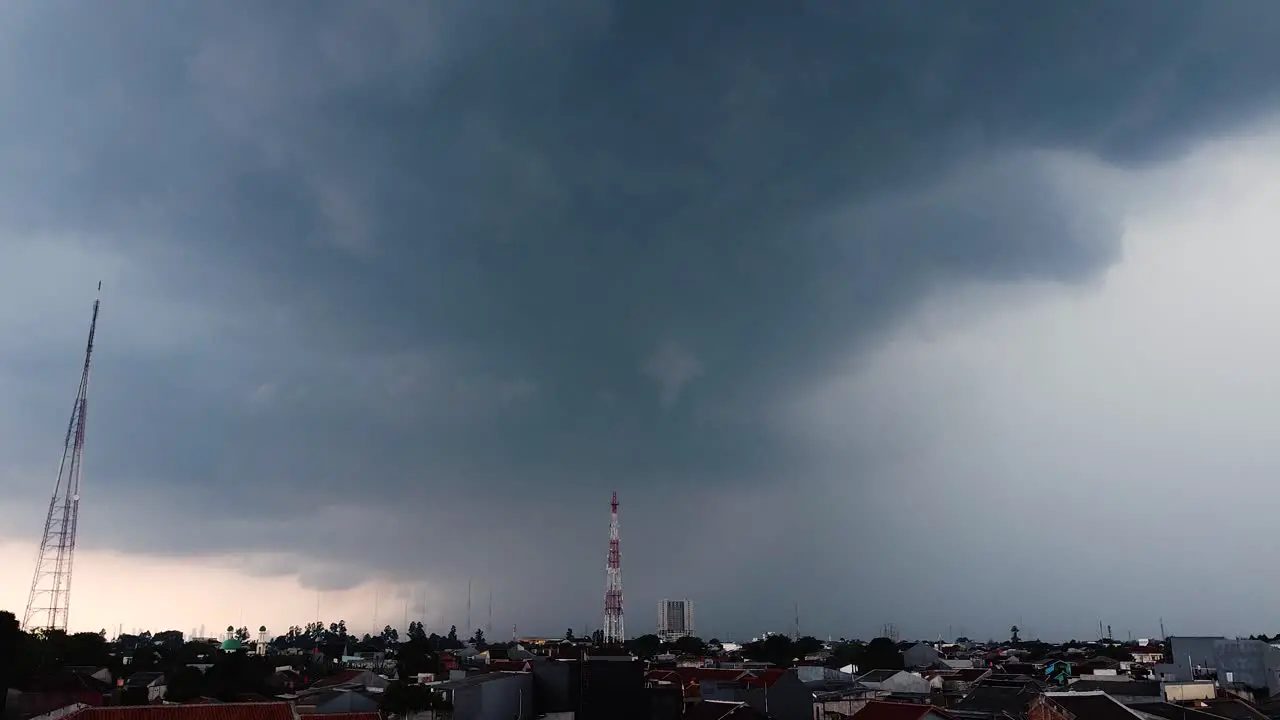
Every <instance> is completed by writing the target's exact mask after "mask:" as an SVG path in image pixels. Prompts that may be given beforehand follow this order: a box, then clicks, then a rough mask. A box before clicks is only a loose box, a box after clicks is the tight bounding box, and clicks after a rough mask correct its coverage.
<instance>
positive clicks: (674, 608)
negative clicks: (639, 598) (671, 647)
mask: <svg viewBox="0 0 1280 720" xmlns="http://www.w3.org/2000/svg"><path fill="white" fill-rule="evenodd" d="M693 634H694V632H693V602H692V601H691V600H661V601H659V602H658V637H659V638H661V639H662V640H663V642H671V641H672V640H677V639H679V638H682V637H689V636H691V635H693Z"/></svg>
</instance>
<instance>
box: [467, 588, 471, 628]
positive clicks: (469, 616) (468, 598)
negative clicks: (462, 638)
mask: <svg viewBox="0 0 1280 720" xmlns="http://www.w3.org/2000/svg"><path fill="white" fill-rule="evenodd" d="M470 633H471V578H467V634H470Z"/></svg>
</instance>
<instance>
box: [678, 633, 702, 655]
mask: <svg viewBox="0 0 1280 720" xmlns="http://www.w3.org/2000/svg"><path fill="white" fill-rule="evenodd" d="M671 645H672V648H673V649H674V650H675V651H676V652H677V653H679V654H680V655H699V656H700V655H706V654H707V644H706V643H704V642H702V638H697V637H694V636H692V635H686V636H685V637H682V638H676V641H675V642H674V643H672V644H671Z"/></svg>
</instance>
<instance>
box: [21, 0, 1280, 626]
mask: <svg viewBox="0 0 1280 720" xmlns="http://www.w3.org/2000/svg"><path fill="white" fill-rule="evenodd" d="M1278 23H1280V4H1276V3H1274V2H1272V0H1256V1H1254V0H1234V1H1233V2H1230V3H1224V2H1218V1H1216V0H1205V1H1204V2H1192V1H1190V0H1159V1H1157V0H1128V1H1123V2H1122V1H1120V0H1117V1H1116V2H1101V1H1094V2H1075V3H1031V4H1018V3H1006V2H996V1H994V0H993V1H990V2H987V1H983V0H977V1H974V2H967V3H959V2H954V3H953V2H923V1H921V2H916V1H912V0H895V2H891V3H871V2H865V3H854V2H819V1H817V0H814V1H811V2H810V1H802V0H791V1H790V2H786V3H779V2H763V1H761V2H755V1H753V0H738V1H737V2H733V3H720V4H716V3H698V4H693V5H691V4H689V3H687V2H677V1H674V0H672V1H665V0H648V1H646V2H628V3H623V2H613V3H610V2H606V1H605V0H546V1H545V2H538V3H529V2H515V1H506V0H485V1H483V2H477V1H476V0H456V1H455V0H433V1H432V2H417V1H408V0H406V1H405V2H398V1H396V0H376V1H375V0H368V1H364V2H327V1H324V0H305V1H303V0H297V1H284V0H282V1H280V2H272V3H261V2H250V1H248V0H246V1H245V2H232V1H224V2H206V3H200V4H197V3H194V2H173V3H164V4H162V6H160V5H157V4H156V3H154V2H141V1H138V2H134V1H132V0H119V1H117V2H111V3H96V4H95V3H90V4H86V3H83V2H79V3H77V2H68V1H62V0H43V1H42V2H9V3H3V4H0V337H2V338H4V341H3V342H0V491H2V492H3V498H4V499H3V503H2V504H0V549H2V551H3V553H4V558H5V561H6V562H4V563H0V607H4V606H7V607H10V608H12V609H14V610H15V611H17V612H18V613H19V614H21V610H22V608H23V606H24V605H25V600H26V589H27V586H28V584H29V580H30V572H31V567H32V565H31V563H32V561H33V560H34V556H35V542H36V541H37V539H38V537H39V533H40V528H41V527H42V524H43V521H44V517H43V515H44V509H45V506H46V504H47V502H48V494H49V492H50V491H51V490H52V486H53V481H54V477H53V471H54V469H55V468H56V461H57V457H58V453H59V451H60V449H61V448H60V442H61V440H62V432H63V431H64V430H65V423H66V412H67V409H68V407H69V406H70V404H71V401H72V399H73V397H74V393H75V386H76V381H77V379H78V372H79V365H80V362H81V353H82V352H83V344H84V335H85V333H86V331H87V324H88V320H89V313H90V307H91V305H92V301H93V297H94V288H95V283H96V282H97V281H98V280H102V281H103V309H102V316H101V320H100V325H99V334H98V341H99V342H98V352H97V355H96V364H95V369H94V375H93V383H92V387H91V390H90V395H91V402H90V418H89V433H88V440H87V449H86V476H85V481H84V482H85V484H84V489H83V493H82V498H83V499H82V503H81V514H80V527H79V548H80V554H79V555H78V558H77V563H76V572H77V580H76V585H75V596H74V599H73V602H72V609H71V624H72V626H73V627H74V628H80V629H93V630H96V629H98V628H100V627H117V626H118V625H119V624H123V625H124V627H125V629H126V630H128V629H131V628H135V627H136V628H144V627H149V628H151V629H153V630H160V629H164V627H174V628H177V629H180V630H184V631H189V630H191V629H192V628H195V627H198V626H200V625H202V624H204V625H207V626H208V628H209V629H210V630H212V629H213V628H215V627H220V626H225V625H226V624H231V623H234V624H239V623H240V622H244V623H245V624H249V625H257V624H260V623H267V624H269V625H271V626H272V627H273V628H281V629H282V628H283V627H284V626H286V625H288V624H293V623H298V624H301V623H305V622H307V621H310V620H312V619H315V617H316V614H317V612H319V614H320V615H321V616H322V617H323V618H324V620H325V621H326V622H327V621H331V620H336V619H338V617H340V616H341V617H344V618H345V619H346V620H347V621H348V624H350V625H352V626H353V627H356V628H357V629H358V630H361V631H363V630H364V629H368V628H369V627H371V626H373V625H374V624H375V623H377V624H378V625H381V624H384V623H392V624H395V625H397V626H403V624H404V623H403V619H404V617H405V615H406V614H408V615H410V616H411V617H410V619H413V618H418V617H420V618H424V619H426V620H427V623H428V625H429V626H430V627H431V628H432V629H435V628H436V627H446V628H447V626H448V625H449V624H457V625H458V626H459V627H460V628H464V629H465V626H466V620H467V614H466V612H467V611H466V605H467V584H468V580H470V581H471V584H472V587H473V602H472V621H471V625H472V626H478V627H484V626H485V625H486V624H488V622H489V611H488V602H489V596H490V594H492V597H493V606H494V609H493V615H492V624H493V627H494V634H495V635H498V636H506V635H508V634H509V632H510V628H511V626H512V625H516V626H517V627H518V628H519V631H520V633H521V634H529V633H562V632H563V631H564V628H565V627H567V626H570V627H573V628H575V629H577V630H579V631H581V630H583V629H588V630H590V629H595V628H598V627H599V626H600V625H601V613H602V610H601V608H602V605H603V590H604V579H605V578H604V562H605V552H606V549H607V548H606V545H607V537H608V535H607V533H608V522H609V517H608V501H609V494H610V492H611V491H613V490H617V491H618V494H619V498H620V500H621V503H622V510H621V513H622V518H621V529H622V555H623V582H624V589H625V592H626V597H627V600H628V612H627V630H628V633H629V634H632V635H635V634H640V633H642V632H648V631H651V630H652V629H653V628H654V625H655V623H656V614H657V611H656V601H657V600H658V599H659V598H664V597H687V598H690V599H692V600H694V602H695V603H696V608H697V617H696V619H695V623H696V627H697V629H698V631H699V633H700V634H702V635H704V636H708V637H710V636H713V635H716V636H720V637H737V638H742V637H749V636H751V635H753V634H758V633H759V632H761V631H764V630H780V631H789V630H790V629H791V625H792V623H793V616H794V614H795V606H796V604H799V608H800V622H801V630H802V631H803V632H806V633H814V634H818V635H822V636H826V635H834V636H850V637H853V636H858V637H864V638H869V637H872V636H874V635H876V634H877V631H878V630H879V628H880V627H881V626H882V625H884V624H885V623H891V622H892V623H896V624H897V626H898V628H899V630H900V631H901V632H902V633H903V634H904V635H907V636H914V637H923V636H928V637H932V636H937V635H939V634H942V635H947V634H948V633H950V634H952V635H956V634H967V635H969V636H972V637H983V638H986V637H993V636H994V637H1003V636H1005V635H1007V633H1008V628H1009V626H1010V625H1012V624H1015V623H1016V624H1018V625H1020V626H1021V627H1022V628H1024V633H1023V634H1024V635H1039V636H1043V637H1046V638H1061V639H1066V638H1069V637H1081V638H1084V637H1092V635H1093V634H1096V632H1097V623H1098V621H1099V620H1102V621H1103V622H1104V623H1106V624H1110V625H1111V626H1112V627H1113V629H1114V631H1115V634H1117V635H1118V636H1124V634H1126V633H1132V634H1133V635H1134V636H1135V637H1147V636H1154V635H1156V634H1157V633H1158V629H1159V622H1160V618H1163V619H1164V622H1165V625H1166V628H1167V629H1168V630H1169V631H1170V632H1175V633H1192V632H1195V633H1224V634H1235V633H1246V634H1247V633H1252V632H1262V631H1266V632H1276V631H1280V626H1277V624H1276V621H1275V618H1274V606H1275V602H1274V601H1275V598H1276V596H1277V594H1278V593H1280V587H1277V585H1276V583H1275V581H1274V577H1273V576H1274V573H1273V572H1271V567H1272V566H1273V564H1274V562H1273V558H1274V551H1273V548H1272V540H1273V535H1274V532H1273V528H1274V519H1275V517H1276V508H1277V507H1280V486H1278V485H1277V483H1276V478H1277V477H1280V402H1277V401H1278V400H1280V378H1278V377H1277V375H1276V373H1277V370H1276V368H1278V367H1280V336H1277V335H1276V334H1275V332H1274V327H1275V325H1276V323H1275V321H1274V316H1275V313H1276V312H1277V311H1280V290H1278V289H1276V287H1277V284H1276V282H1275V280H1274V274H1275V273H1274V268H1275V267H1276V266H1277V262H1278V261H1280V245H1277V244H1276V242H1275V238H1276V236H1277V230H1280V220H1277V219H1276V218H1277V213H1276V211H1275V208H1277V207H1280V120H1277V118H1280V76H1278V75H1277V74H1276V73H1275V72H1274V68H1275V67H1277V66H1280V65H1278V64H1280V44H1277V43H1275V42H1274V28H1275V27H1277V24H1278ZM375 598H377V600H376V601H375ZM408 598H412V601H411V602H406V601H407V599H408ZM375 605H376V607H375ZM406 605H408V607H407V608H406ZM317 607H318V608H319V609H318V610H317Z"/></svg>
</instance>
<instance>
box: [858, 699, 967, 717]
mask: <svg viewBox="0 0 1280 720" xmlns="http://www.w3.org/2000/svg"><path fill="white" fill-rule="evenodd" d="M929 713H933V714H934V715H936V716H937V717H941V718H952V717H954V716H952V715H950V714H948V713H947V712H946V711H945V710H942V709H941V708H937V707H934V706H932V705H918V704H916V703H897V702H885V701H883V700H872V701H871V702H869V703H867V704H866V706H865V707H863V708H862V709H861V710H859V711H858V712H856V713H854V714H853V717H854V719H855V720H920V718H922V717H924V716H925V715H928V714H929Z"/></svg>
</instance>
